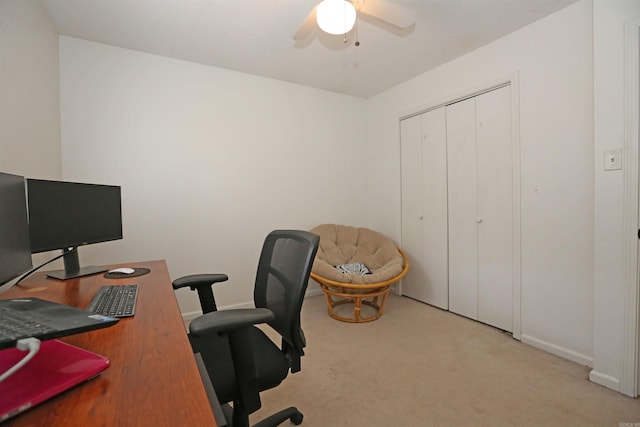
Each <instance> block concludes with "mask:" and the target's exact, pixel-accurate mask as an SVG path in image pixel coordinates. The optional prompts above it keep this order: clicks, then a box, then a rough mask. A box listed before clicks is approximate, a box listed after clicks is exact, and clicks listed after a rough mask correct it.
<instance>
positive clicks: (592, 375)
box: [589, 370, 620, 392]
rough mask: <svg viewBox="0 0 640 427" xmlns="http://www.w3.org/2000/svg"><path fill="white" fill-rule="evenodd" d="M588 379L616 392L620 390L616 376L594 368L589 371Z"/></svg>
mask: <svg viewBox="0 0 640 427" xmlns="http://www.w3.org/2000/svg"><path fill="white" fill-rule="evenodd" d="M589 381H591V382H593V383H596V384H600V385H601V386H604V387H607V388H610V389H611V390H614V391H617V392H619V391H620V380H619V379H618V378H616V377H612V376H611V375H606V374H603V373H601V372H597V371H596V370H592V371H591V372H589Z"/></svg>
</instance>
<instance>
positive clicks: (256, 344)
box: [192, 326, 290, 402]
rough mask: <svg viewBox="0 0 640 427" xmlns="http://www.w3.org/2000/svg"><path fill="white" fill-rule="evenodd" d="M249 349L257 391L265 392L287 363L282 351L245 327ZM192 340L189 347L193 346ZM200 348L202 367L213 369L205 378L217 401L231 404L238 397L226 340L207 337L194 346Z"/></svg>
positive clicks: (277, 381)
mask: <svg viewBox="0 0 640 427" xmlns="http://www.w3.org/2000/svg"><path fill="white" fill-rule="evenodd" d="M249 333H250V340H251V347H252V348H253V350H254V353H255V354H256V355H259V356H258V357H256V358H255V367H256V372H257V381H258V389H260V390H268V389H270V388H273V387H276V386H277V385H278V384H280V383H281V382H282V381H283V380H284V379H285V378H286V377H287V373H288V371H289V368H290V363H289V360H288V359H287V358H286V356H285V355H284V354H283V353H282V350H280V348H279V347H278V346H277V345H275V344H274V342H273V341H271V339H269V337H268V336H267V335H266V334H265V333H264V332H262V330H260V329H259V328H256V327H255V326H252V327H250V328H249ZM193 340H194V339H193V338H192V344H193ZM196 345H197V346H198V348H199V349H200V353H201V355H202V358H203V361H204V363H205V365H208V366H215V369H211V370H210V371H209V376H210V377H211V381H212V382H213V386H214V388H215V390H216V395H217V396H218V400H220V401H221V402H231V401H233V399H234V398H235V397H236V396H237V395H238V388H237V387H238V381H237V380H236V376H235V374H234V367H233V357H232V354H231V349H230V347H229V340H227V339H226V337H215V338H213V337H207V338H206V339H205V340H203V341H202V342H201V343H199V344H196Z"/></svg>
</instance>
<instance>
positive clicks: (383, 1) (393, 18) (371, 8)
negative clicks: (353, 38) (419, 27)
mask: <svg viewBox="0 0 640 427" xmlns="http://www.w3.org/2000/svg"><path fill="white" fill-rule="evenodd" d="M354 3H355V6H356V10H357V11H358V12H360V13H364V14H365V15H369V16H372V17H374V18H376V19H379V20H381V21H384V22H388V23H389V24H391V25H395V26H396V27H399V28H408V27H410V26H412V25H413V24H415V22H416V13H415V12H414V11H412V10H410V9H407V8H405V7H402V6H400V5H398V4H396V3H393V2H391V1H389V0H359V1H356V2H354Z"/></svg>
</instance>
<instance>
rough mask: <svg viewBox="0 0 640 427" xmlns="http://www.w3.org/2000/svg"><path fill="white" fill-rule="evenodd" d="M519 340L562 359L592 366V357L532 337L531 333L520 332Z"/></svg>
mask: <svg viewBox="0 0 640 427" xmlns="http://www.w3.org/2000/svg"><path fill="white" fill-rule="evenodd" d="M520 338H521V339H520V340H521V341H522V342H523V343H525V344H529V345H530V346H533V347H536V348H539V349H541V350H544V351H547V352H549V353H551V354H555V355H556V356H560V357H562V358H563V359H568V360H571V361H572V362H576V363H579V364H581V365H584V366H589V367H590V368H591V367H593V358H592V357H589V356H586V355H584V354H580V353H578V352H575V351H573V350H569V349H568V348H564V347H560V346H559V345H556V344H552V343H550V342H547V341H544V340H541V339H538V338H535V337H532V336H531V335H526V334H522V335H521V336H520Z"/></svg>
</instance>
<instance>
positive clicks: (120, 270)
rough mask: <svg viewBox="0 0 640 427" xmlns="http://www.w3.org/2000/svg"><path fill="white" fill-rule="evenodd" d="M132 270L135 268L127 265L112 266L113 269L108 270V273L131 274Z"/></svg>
mask: <svg viewBox="0 0 640 427" xmlns="http://www.w3.org/2000/svg"><path fill="white" fill-rule="evenodd" d="M133 272H135V270H134V269H133V268H129V267H120V268H114V269H113V270H109V273H116V274H131V273H133Z"/></svg>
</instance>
